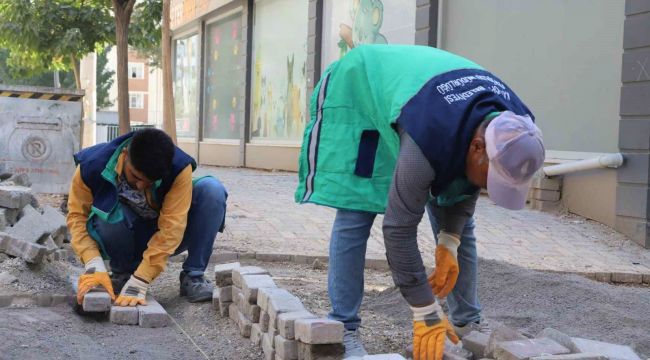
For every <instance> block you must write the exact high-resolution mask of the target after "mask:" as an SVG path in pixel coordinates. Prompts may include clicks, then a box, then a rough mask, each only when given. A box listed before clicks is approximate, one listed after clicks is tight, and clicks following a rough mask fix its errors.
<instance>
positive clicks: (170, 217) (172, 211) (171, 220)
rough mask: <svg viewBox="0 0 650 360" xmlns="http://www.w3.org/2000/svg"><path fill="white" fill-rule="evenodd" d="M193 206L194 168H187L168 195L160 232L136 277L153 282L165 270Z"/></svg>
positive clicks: (161, 210) (149, 248) (152, 238)
mask: <svg viewBox="0 0 650 360" xmlns="http://www.w3.org/2000/svg"><path fill="white" fill-rule="evenodd" d="M191 204H192V165H188V166H187V167H186V168H185V169H183V171H181V172H180V173H179V174H178V176H177V177H176V179H175V180H174V183H173V184H172V187H171V189H170V190H169V192H168V193H167V195H165V200H164V201H163V203H162V207H161V209H160V217H159V218H158V231H157V232H156V233H155V234H154V235H153V236H152V237H151V239H150V240H149V243H147V249H146V250H145V251H144V253H143V254H142V262H141V263H140V265H139V266H138V269H137V270H136V271H135V275H136V276H137V277H139V278H141V279H144V280H146V281H148V282H151V281H153V279H155V278H156V277H157V276H158V275H160V273H161V272H163V270H165V266H166V265H167V259H168V258H169V256H170V255H171V254H173V253H174V251H175V250H176V248H177V247H178V245H180V244H181V241H182V240H183V234H184V233H185V226H186V225H187V213H188V212H189V210H190V205H191Z"/></svg>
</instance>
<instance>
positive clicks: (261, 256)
mask: <svg viewBox="0 0 650 360" xmlns="http://www.w3.org/2000/svg"><path fill="white" fill-rule="evenodd" d="M185 259H187V253H181V254H178V255H175V256H171V257H170V258H169V261H171V262H183V261H185ZM238 260H257V261H263V262H290V263H294V264H301V265H311V264H313V263H314V261H316V260H318V261H321V262H323V263H325V264H326V263H328V262H329V256H324V255H302V254H293V255H292V254H276V253H258V252H220V253H217V254H212V256H210V262H215V263H226V262H233V261H238ZM366 269H371V270H379V271H389V270H390V267H389V266H388V260H386V259H366Z"/></svg>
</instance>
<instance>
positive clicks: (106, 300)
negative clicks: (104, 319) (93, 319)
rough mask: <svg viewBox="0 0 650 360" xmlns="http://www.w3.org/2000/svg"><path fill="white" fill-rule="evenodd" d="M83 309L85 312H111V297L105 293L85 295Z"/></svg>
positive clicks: (94, 292)
mask: <svg viewBox="0 0 650 360" xmlns="http://www.w3.org/2000/svg"><path fill="white" fill-rule="evenodd" d="M82 308H83V310H84V311H85V312H104V311H110V310H111V296H110V295H109V294H108V293H107V292H105V291H91V292H89V293H87V294H86V295H84V299H83V302H82Z"/></svg>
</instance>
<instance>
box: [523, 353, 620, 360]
mask: <svg viewBox="0 0 650 360" xmlns="http://www.w3.org/2000/svg"><path fill="white" fill-rule="evenodd" d="M607 359H608V358H607V356H604V355H599V354H589V353H578V354H564V355H543V356H539V357H534V358H531V360H607Z"/></svg>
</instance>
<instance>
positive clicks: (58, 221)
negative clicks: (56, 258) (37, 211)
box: [41, 205, 69, 247]
mask: <svg viewBox="0 0 650 360" xmlns="http://www.w3.org/2000/svg"><path fill="white" fill-rule="evenodd" d="M41 219H42V220H43V221H44V222H45V223H46V224H47V225H46V226H47V229H48V232H49V233H50V236H52V239H54V242H55V243H56V244H57V246H59V247H60V246H61V245H63V242H64V241H65V240H66V239H69V234H68V226H67V224H66V222H65V216H63V214H62V213H61V212H60V211H59V210H57V209H55V208H53V207H51V206H49V205H44V206H43V215H42V216H41Z"/></svg>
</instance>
